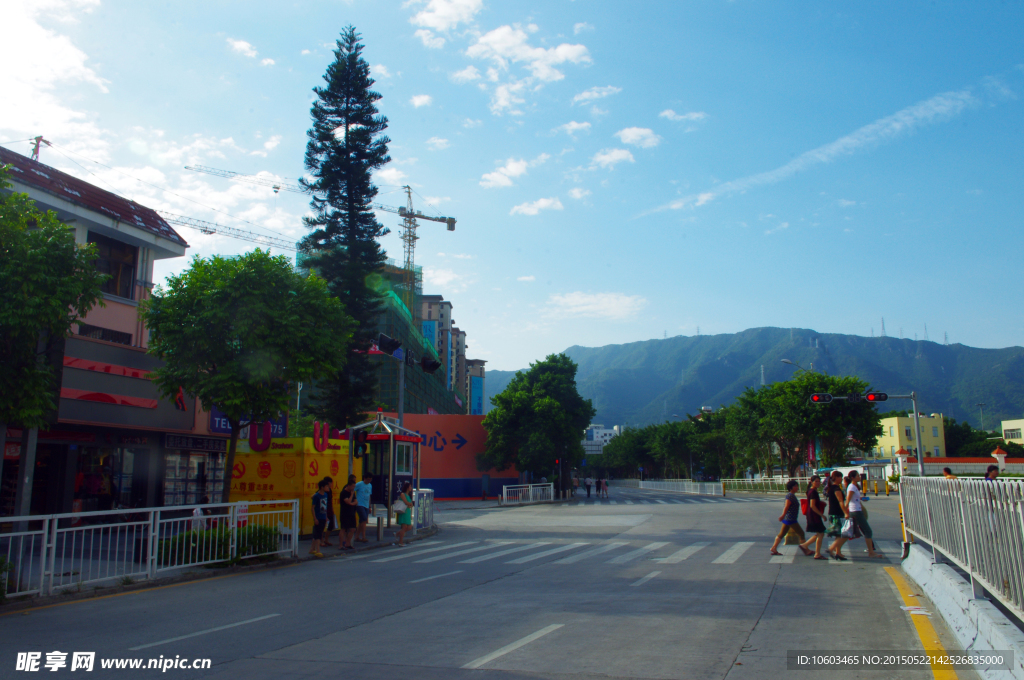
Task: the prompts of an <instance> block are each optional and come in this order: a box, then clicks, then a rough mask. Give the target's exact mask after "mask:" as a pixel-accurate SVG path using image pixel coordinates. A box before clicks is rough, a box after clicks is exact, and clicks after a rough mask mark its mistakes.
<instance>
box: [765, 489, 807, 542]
mask: <svg viewBox="0 0 1024 680" xmlns="http://www.w3.org/2000/svg"><path fill="white" fill-rule="evenodd" d="M799 488H800V483H799V482H797V481H796V480H795V479H791V480H789V481H788V482H786V505H785V506H784V507H783V508H782V514H781V515H780V516H779V521H780V522H782V528H781V529H779V535H778V536H776V537H775V542H774V543H772V550H771V554H772V555H781V554H782V553H780V552H779V551H778V550H777V548H778V547H779V543H780V542H781V541H782V539H784V538H785V537H786V534H788V533H789V532H790V531H796V532H797V533H798V534H800V537H801V538H803V530H802V529H801V528H800V522H798V521H797V513H799V512H800V501H798V500H797V499H796V493H794V491H793V490H794V489H799ZM800 549H801V550H803V551H804V553H806V554H808V555H810V554H811V551H810V550H808V549H807V548H805V547H803V546H800Z"/></svg>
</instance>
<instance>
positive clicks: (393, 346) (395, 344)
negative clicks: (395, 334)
mask: <svg viewBox="0 0 1024 680" xmlns="http://www.w3.org/2000/svg"><path fill="white" fill-rule="evenodd" d="M401 346H402V341H401V340H395V339H394V338H392V337H388V336H387V335H384V334H383V333H381V334H380V335H378V336H377V349H379V350H380V351H381V352H384V354H394V353H395V351H396V350H397V349H398V348H399V347H401Z"/></svg>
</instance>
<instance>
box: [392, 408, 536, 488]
mask: <svg viewBox="0 0 1024 680" xmlns="http://www.w3.org/2000/svg"><path fill="white" fill-rule="evenodd" d="M483 420H484V417H483V416H457V415H437V416H435V415H427V414H422V413H408V414H406V416H405V426H406V427H407V428H409V429H410V430H415V431H416V432H418V433H419V434H420V435H422V436H424V437H426V442H425V443H423V444H421V445H420V451H421V452H422V455H423V468H422V471H421V473H420V474H421V476H422V477H423V478H424V479H431V478H449V479H450V478H463V479H464V478H473V477H477V478H478V477H480V475H481V474H485V473H482V472H480V471H479V470H477V469H476V454H477V453H479V452H481V451H483V450H484V447H485V446H486V445H487V430H485V429H484V428H483V425H482V423H483ZM463 441H465V443H463ZM486 474H490V475H491V477H515V476H516V475H518V474H519V473H518V472H516V470H515V468H511V469H509V470H502V471H498V470H488V471H487V472H486Z"/></svg>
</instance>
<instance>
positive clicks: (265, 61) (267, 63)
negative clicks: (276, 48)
mask: <svg viewBox="0 0 1024 680" xmlns="http://www.w3.org/2000/svg"><path fill="white" fill-rule="evenodd" d="M275 63H277V62H275V61H274V60H273V59H270V58H269V57H268V58H266V59H263V60H262V61H260V65H261V66H273V65H274V64H275Z"/></svg>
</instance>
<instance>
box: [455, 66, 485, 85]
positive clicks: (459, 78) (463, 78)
mask: <svg viewBox="0 0 1024 680" xmlns="http://www.w3.org/2000/svg"><path fill="white" fill-rule="evenodd" d="M451 78H452V80H454V81H455V82H457V83H468V82H470V81H473V80H479V79H480V71H479V69H477V67H476V66H473V65H472V64H470V65H469V66H467V67H466V68H464V69H462V70H461V71H456V72H455V73H453V74H452V76H451Z"/></svg>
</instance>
